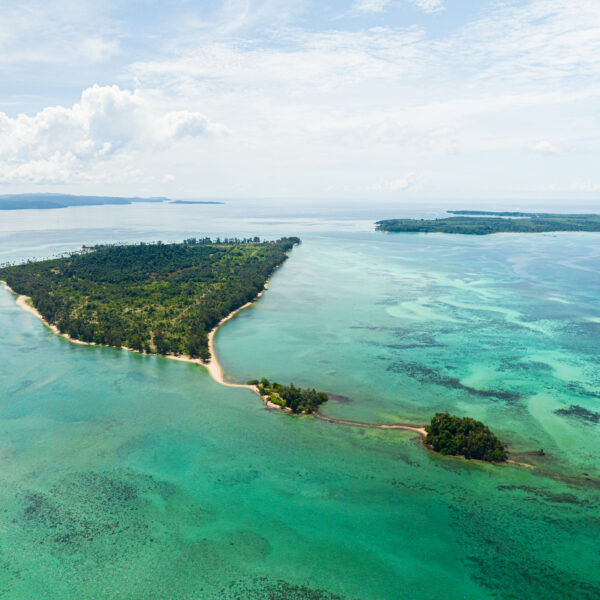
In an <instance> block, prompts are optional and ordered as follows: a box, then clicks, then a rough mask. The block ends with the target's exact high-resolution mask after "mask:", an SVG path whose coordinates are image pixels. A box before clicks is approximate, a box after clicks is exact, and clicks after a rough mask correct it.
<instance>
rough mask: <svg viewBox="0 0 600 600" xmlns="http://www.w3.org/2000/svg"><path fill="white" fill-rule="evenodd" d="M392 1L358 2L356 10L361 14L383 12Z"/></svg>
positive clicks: (369, 0)
mask: <svg viewBox="0 0 600 600" xmlns="http://www.w3.org/2000/svg"><path fill="white" fill-rule="evenodd" d="M389 3H390V0H358V2H356V4H355V5H354V10H355V11H356V12H359V13H378V12H383V11H384V10H385V9H386V8H387V7H388V5H389Z"/></svg>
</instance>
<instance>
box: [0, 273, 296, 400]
mask: <svg viewBox="0 0 600 600" xmlns="http://www.w3.org/2000/svg"><path fill="white" fill-rule="evenodd" d="M0 284H3V285H4V287H5V288H6V289H7V290H8V291H9V292H10V293H11V294H13V295H14V296H16V300H15V302H16V305H17V306H18V307H19V308H21V309H23V310H24V311H26V312H28V313H30V314H32V315H33V316H34V317H37V318H38V319H39V320H40V321H41V322H42V323H43V324H44V325H45V326H46V327H47V328H48V329H50V331H52V332H53V333H54V334H55V335H58V336H60V337H62V338H64V339H66V340H68V341H69V342H71V343H72V344H79V345H80V346H101V347H104V348H116V349H117V350H126V351H127V352H133V353H134V354H141V355H142V356H158V357H161V358H168V359H170V360H177V361H179V362H185V363H191V364H194V365H199V366H201V367H204V368H205V369H206V370H207V371H208V374H209V375H210V377H211V379H212V380H213V381H215V382H216V383H218V384H220V385H224V386H226V387H232V388H242V389H247V390H250V391H252V392H254V393H255V394H256V395H257V396H258V397H259V398H260V399H261V400H262V401H263V402H264V404H265V406H266V407H267V408H270V409H276V410H286V408H285V407H283V406H278V405H277V404H273V403H272V402H269V400H266V399H265V398H263V397H262V396H261V395H260V393H259V391H258V387H257V386H255V385H248V384H246V383H232V382H229V381H225V378H224V377H223V367H222V366H221V364H220V363H219V361H218V359H217V355H216V353H215V349H214V338H215V335H216V333H217V331H218V329H219V327H221V325H223V323H225V322H226V321H229V319H232V318H233V317H235V315H237V314H238V313H239V312H240V311H242V310H244V309H245V308H248V307H249V306H252V305H253V304H254V303H255V302H256V301H257V300H258V299H259V298H260V297H261V296H262V295H263V294H264V293H265V291H266V290H267V289H268V288H269V280H267V281H266V282H265V286H264V288H263V290H262V291H260V292H259V293H258V294H257V295H256V297H255V298H254V300H251V301H250V302H246V304H244V305H243V306H240V307H239V308H236V309H235V310H234V311H232V312H230V313H229V314H228V315H227V316H226V317H224V318H222V319H221V320H220V321H219V322H218V323H217V324H216V325H215V326H214V327H213V328H212V329H211V330H210V332H209V333H208V350H209V352H210V358H209V360H208V361H207V362H204V361H202V360H201V359H200V358H192V357H191V356H186V355H184V354H183V355H179V356H177V355H175V354H156V353H149V352H140V351H139V350H135V349H134V348H129V347H127V346H120V347H118V348H117V347H116V346H109V345H107V344H97V343H95V342H84V341H82V340H78V339H75V338H73V337H71V336H70V335H69V334H68V333H63V332H62V331H60V329H59V328H58V327H57V326H56V325H52V324H51V323H49V322H48V321H47V320H46V319H44V317H43V316H42V314H41V313H40V312H39V311H38V310H37V309H36V308H35V307H34V306H33V305H32V304H31V298H30V297H29V296H26V295H24V294H19V293H17V292H15V290H13V289H12V288H11V287H10V286H9V285H8V283H6V281H3V280H0ZM288 410H289V409H288Z"/></svg>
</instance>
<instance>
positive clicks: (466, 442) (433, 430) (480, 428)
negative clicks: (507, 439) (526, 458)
mask: <svg viewBox="0 0 600 600" xmlns="http://www.w3.org/2000/svg"><path fill="white" fill-rule="evenodd" d="M425 431H426V432H427V437H426V438H425V443H426V444H428V445H430V446H431V447H432V448H433V449H434V450H435V451H436V452H441V453H442V454H454V455H457V454H460V455H462V456H464V457H465V458H477V459H479V460H487V461H504V460H506V459H507V455H506V451H505V450H504V447H503V446H502V442H500V440H499V439H498V438H497V437H496V436H495V435H494V434H493V433H492V432H491V431H490V430H489V429H488V428H487V427H486V426H485V425H484V424H483V423H481V422H480V421H475V419H471V418H469V417H463V418H460V417H455V416H452V415H449V414H448V413H447V412H445V413H437V414H436V415H435V417H433V418H432V419H431V425H429V426H428V427H425Z"/></svg>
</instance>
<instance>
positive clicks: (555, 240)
mask: <svg viewBox="0 0 600 600" xmlns="http://www.w3.org/2000/svg"><path fill="white" fill-rule="evenodd" d="M100 209H104V210H100ZM85 210H86V211H90V210H91V211H93V212H84V211H82V210H81V209H67V210H66V211H52V212H53V213H58V212H61V213H63V217H62V218H61V220H57V219H58V217H57V216H52V217H51V221H52V222H51V223H48V222H47V219H48V218H50V217H48V216H47V213H48V211H39V212H38V211H35V213H36V214H32V211H28V213H27V214H25V212H24V211H23V212H20V214H19V215H16V214H15V215H14V216H12V215H11V216H9V217H7V219H12V220H13V221H12V222H10V221H9V220H4V221H3V223H2V224H0V231H1V232H2V233H0V260H9V259H13V258H24V257H28V256H43V255H47V254H52V253H54V252H56V251H59V250H63V249H67V248H69V247H76V246H78V245H81V244H82V243H88V244H89V243H94V242H97V241H107V240H108V239H111V240H115V241H116V240H132V239H157V238H158V237H161V238H162V239H181V238H183V237H185V236H186V235H189V234H202V233H211V234H213V235H217V234H220V235H225V234H238V235H246V234H250V233H252V234H254V233H259V234H261V235H269V236H272V237H273V236H275V235H280V234H281V233H298V234H299V235H300V236H301V237H302V238H303V239H304V243H303V245H302V246H301V247H299V248H297V249H295V250H294V252H293V254H292V257H291V258H290V260H289V261H288V262H287V263H286V264H285V265H284V266H283V268H282V269H280V270H279V271H278V272H277V274H276V275H275V276H274V277H273V279H272V281H271V285H270V289H269V291H268V293H267V294H265V295H264V296H263V298H262V299H261V300H260V302H259V303H258V304H257V305H255V306H254V307H252V308H250V309H248V310H247V311H244V312H242V313H240V315H238V316H237V317H236V318H235V319H233V320H232V321H230V322H228V323H227V324H226V325H225V326H224V327H223V328H222V330H221V331H220V332H219V334H218V336H217V340H216V343H217V351H218V353H219V357H220V360H221V362H222V363H223V365H224V367H225V372H226V374H227V375H228V377H230V378H231V379H232V380H245V379H249V378H251V377H254V376H257V375H259V376H260V375H266V376H269V377H273V378H276V379H279V380H281V381H284V382H285V381H288V380H293V381H294V382H295V383H296V384H298V385H314V386H315V387H317V388H319V389H325V390H327V391H330V392H333V393H335V394H338V395H339V396H342V397H343V398H341V399H340V400H338V401H331V402H330V403H329V404H328V405H327V406H326V412H327V414H330V415H332V416H338V417H343V418H348V419H357V420H364V421H370V422H393V421H399V420H402V421H411V422H414V423H416V424H421V423H424V422H425V420H426V419H427V418H428V416H430V415H431V413H432V412H435V411H436V410H443V409H446V408H448V409H449V410H451V411H456V412H459V413H468V414H471V415H473V416H476V417H479V418H482V419H485V420H486V422H489V423H490V425H492V426H493V428H494V429H495V430H496V431H497V432H498V433H499V434H500V435H501V437H502V438H503V439H506V440H507V441H509V442H510V444H511V446H512V447H513V448H515V449H516V450H518V451H521V452H527V451H531V450H537V449H538V448H539V447H543V448H544V449H545V450H546V452H547V455H546V456H545V457H543V458H536V457H530V456H525V458H526V459H527V460H528V461H532V462H536V463H538V468H537V469H536V471H534V472H531V471H530V470H528V469H523V468H517V467H494V466H490V465H482V464H477V463H466V462H464V461H460V460H458V459H444V458H442V457H439V456H436V455H433V454H431V453H429V452H427V451H425V450H423V449H422V448H421V447H420V445H419V444H418V441H417V440H416V439H415V437H414V436H413V435H412V434H410V433H406V432H393V431H391V432H390V431H387V432H386V431H374V430H364V429H359V428H347V427H340V426H335V425H331V424H328V423H324V422H319V421H315V420H314V419H311V418H306V417H300V418H290V417H288V416H286V415H283V414H280V413H277V412H269V411H266V410H265V409H264V408H263V407H262V405H261V404H260V402H259V401H258V399H257V398H256V397H255V396H253V395H252V394H251V393H249V392H247V391H245V390H234V389H228V388H223V387H221V386H218V385H217V384H215V383H214V382H212V380H210V378H209V377H208V376H207V374H206V373H205V372H204V370H203V369H200V368H197V367H194V366H192V365H186V364H182V363H177V362H174V361H169V360H167V359H158V358H154V357H141V356H138V355H132V354H129V353H127V352H121V351H117V350H112V349H106V348H92V347H83V346H76V345H73V344H70V343H68V342H66V341H65V340H63V339H60V338H57V337H56V336H54V335H53V334H51V333H50V332H49V331H47V330H45V329H44V328H43V327H42V326H41V325H40V323H39V322H38V321H36V319H35V318H33V317H32V316H31V315H29V314H27V313H25V312H23V311H21V310H19V309H18V308H17V307H16V306H15V305H14V300H13V299H12V297H11V296H10V295H9V294H8V293H6V292H2V293H1V294H0V331H1V332H2V342H1V343H0V365H2V366H1V367H0V370H1V371H0V372H1V377H2V378H1V380H0V381H1V384H0V386H1V387H0V432H1V434H0V459H1V461H2V462H1V464H2V470H1V472H0V540H1V544H0V565H1V568H0V595H1V596H2V597H6V598H37V597H45V598H68V597H73V598H94V597H96V598H97V597H108V598H134V597H135V598H139V597H144V598H149V597H152V598H225V599H226V598H248V599H251V598H265V599H266V598H282V599H283V598H297V599H300V598H302V599H304V598H310V599H316V598H348V599H351V598H352V599H359V598H360V599H365V600H366V599H396V598H417V597H423V596H425V595H432V596H437V597H443V598H473V599H475V598H477V599H479V598H540V597H544V598H564V597H565V596H575V595H577V596H578V597H580V598H595V597H597V596H598V594H599V593H600V565H599V563H598V556H599V549H600V548H599V542H598V539H599V533H600V518H599V516H598V515H599V514H600V513H599V501H598V495H599V491H598V487H596V485H595V482H596V481H597V480H598V479H599V476H598V470H599V469H598V467H599V466H600V441H599V436H598V427H599V425H598V424H597V423H595V422H594V421H593V417H591V418H590V417H589V414H588V413H585V412H583V413H582V412H581V411H579V413H578V414H579V416H577V415H575V414H570V415H569V414H567V415H565V414H562V415H561V414H560V413H558V414H557V413H556V412H555V411H556V410H560V409H568V408H569V407H570V406H572V405H576V406H579V407H581V408H584V409H585V410H587V411H589V413H590V414H592V415H593V414H594V413H597V412H600V400H599V399H598V395H600V383H599V381H598V375H597V372H598V368H597V367H598V359H597V339H598V328H600V324H598V322H597V320H598V317H600V302H599V301H598V298H600V294H599V292H600V290H599V287H600V275H598V270H597V264H598V248H599V246H598V243H597V241H596V240H597V238H596V237H594V236H586V235H583V234H561V235H560V236H553V235H540V236H535V237H528V236H493V237H487V238H458V237H451V236H423V235H421V236H391V235H383V234H375V233H372V232H370V231H368V227H369V222H368V221H367V220H365V219H364V218H363V215H362V214H361V215H357V218H355V219H348V220H337V221H336V220H335V219H333V218H332V219H328V218H324V217H323V215H317V216H308V217H305V218H303V219H302V220H300V221H297V220H294V219H291V218H289V217H285V218H284V217H282V218H281V219H279V220H274V219H267V218H261V217H260V216H258V217H256V218H255V219H253V220H242V219H241V218H240V217H239V215H237V214H235V211H232V212H233V214H229V213H225V216H223V213H219V212H215V209H214V208H213V207H210V208H209V209H208V210H206V209H205V207H202V206H196V207H193V208H192V207H183V208H179V207H177V212H176V214H173V213H170V212H168V213H167V212H166V211H167V210H172V207H164V206H158V207H154V206H153V207H149V208H147V207H97V208H96V207H95V208H93V209H85ZM209 211H212V212H209ZM42 212H43V213H46V214H39V213H42ZM383 216H386V215H383ZM25 217H27V218H25ZM44 219H46V222H45V223H44ZM117 224H118V225H119V229H116V230H115V229H114V227H115V226H116V225H117ZM44 226H46V228H47V229H44ZM17 229H29V231H25V232H18V231H17ZM34 230H35V233H33V231H34ZM594 319H596V320H594ZM581 415H584V416H583V417H582V416H581ZM585 415H587V416H585ZM586 474H587V475H586ZM570 477H572V478H575V479H576V481H575V482H571V483H569V482H567V481H565V479H567V478H570ZM586 477H588V478H589V479H590V480H591V481H587V480H586Z"/></svg>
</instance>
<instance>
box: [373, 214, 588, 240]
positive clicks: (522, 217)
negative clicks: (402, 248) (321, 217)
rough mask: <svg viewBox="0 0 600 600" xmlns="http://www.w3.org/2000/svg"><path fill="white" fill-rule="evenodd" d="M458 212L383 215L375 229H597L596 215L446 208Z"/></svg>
mask: <svg viewBox="0 0 600 600" xmlns="http://www.w3.org/2000/svg"><path fill="white" fill-rule="evenodd" d="M448 212H449V213H450V214H454V215H460V216H455V217H446V218H441V219H386V220H383V221H377V222H376V223H375V228H376V230H377V231H386V232H392V233H458V234H464V235H489V234H492V233H544V232H545V233H547V232H558V231H590V232H600V215H593V214H553V213H524V212H491V211H475V210H450V211H448Z"/></svg>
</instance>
